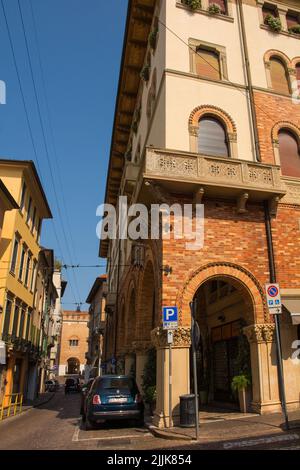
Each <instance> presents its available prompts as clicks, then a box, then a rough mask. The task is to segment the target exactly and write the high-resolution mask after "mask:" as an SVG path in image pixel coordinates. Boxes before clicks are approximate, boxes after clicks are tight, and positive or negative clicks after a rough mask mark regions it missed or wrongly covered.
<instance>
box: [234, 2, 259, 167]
mask: <svg viewBox="0 0 300 470" xmlns="http://www.w3.org/2000/svg"><path fill="white" fill-rule="evenodd" d="M237 13H238V18H239V23H240V31H241V43H242V52H243V56H244V57H243V58H244V61H245V70H246V82H247V90H248V93H249V104H250V113H251V123H252V132H253V138H254V146H255V154H256V160H257V161H258V162H261V155H260V148H259V136H258V130H257V129H258V127H257V117H256V110H255V102H254V93H253V84H252V77H251V70H250V61H249V53H248V44H247V35H246V27H245V18H244V11H243V4H242V0H237Z"/></svg>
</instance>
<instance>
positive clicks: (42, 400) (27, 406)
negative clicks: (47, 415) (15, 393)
mask: <svg viewBox="0 0 300 470" xmlns="http://www.w3.org/2000/svg"><path fill="white" fill-rule="evenodd" d="M54 395H55V392H45V393H40V394H39V396H38V397H37V398H36V399H35V400H34V401H33V402H32V403H26V402H25V403H23V405H22V411H21V413H19V412H17V413H16V414H15V415H14V414H13V413H12V414H11V415H10V416H9V417H4V418H3V421H2V422H4V421H6V420H7V419H12V418H16V417H17V416H20V415H22V414H23V413H25V412H26V411H28V410H31V409H32V408H38V407H40V406H42V405H46V403H48V402H49V401H50V400H52V398H53V397H54ZM0 422H1V421H0Z"/></svg>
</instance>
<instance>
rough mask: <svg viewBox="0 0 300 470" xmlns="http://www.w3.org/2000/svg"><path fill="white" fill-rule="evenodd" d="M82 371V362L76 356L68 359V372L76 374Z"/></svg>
mask: <svg viewBox="0 0 300 470" xmlns="http://www.w3.org/2000/svg"><path fill="white" fill-rule="evenodd" d="M79 373H80V362H79V360H78V359H77V358H76V357H70V359H68V360H67V374H68V375H74V374H79Z"/></svg>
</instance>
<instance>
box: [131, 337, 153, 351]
mask: <svg viewBox="0 0 300 470" xmlns="http://www.w3.org/2000/svg"><path fill="white" fill-rule="evenodd" d="M150 347H151V342H150V341H143V340H138V341H133V342H132V351H134V352H135V353H136V354H138V353H146V352H147V351H148V349H150Z"/></svg>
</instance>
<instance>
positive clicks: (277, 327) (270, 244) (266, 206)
mask: <svg viewBox="0 0 300 470" xmlns="http://www.w3.org/2000/svg"><path fill="white" fill-rule="evenodd" d="M264 210H265V226H266V235H267V246H268V257H269V270H270V283H273V282H274V283H276V267H275V255H274V246H273V237H272V223H271V216H270V209H269V204H268V201H264ZM274 321H275V335H276V355H277V373H278V384H279V393H280V399H281V407H282V413H283V415H284V419H285V426H286V429H287V430H289V429H290V427H289V419H288V414H287V407H286V396H285V386H284V375H283V363H282V348H281V335H280V322H279V315H274Z"/></svg>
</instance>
